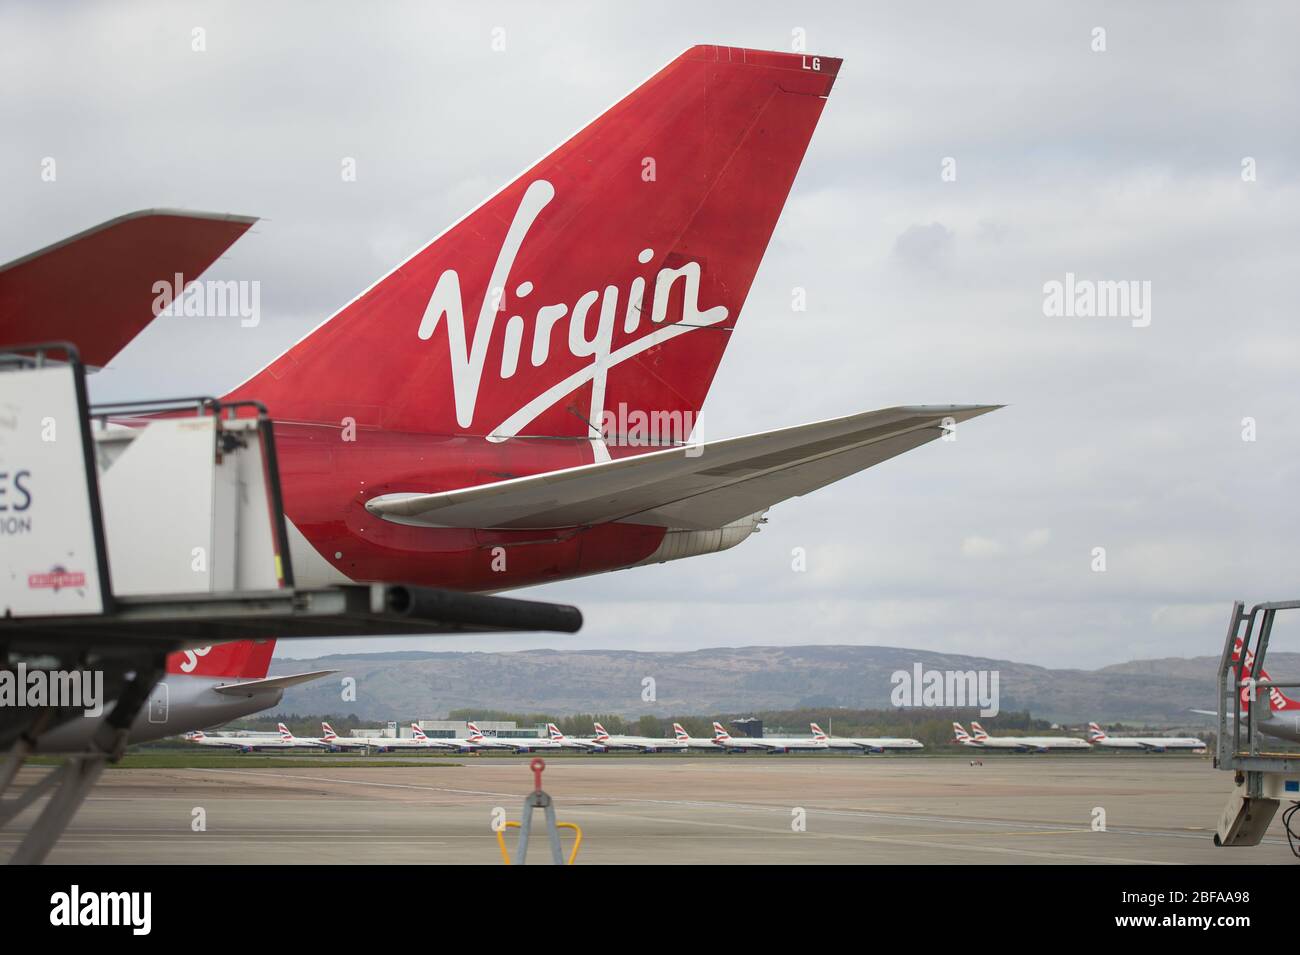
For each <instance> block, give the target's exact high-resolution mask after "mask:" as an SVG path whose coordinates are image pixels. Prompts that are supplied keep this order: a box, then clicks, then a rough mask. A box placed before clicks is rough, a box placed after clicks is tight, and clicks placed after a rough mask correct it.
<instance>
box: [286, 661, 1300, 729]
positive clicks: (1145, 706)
mask: <svg viewBox="0 0 1300 955" xmlns="http://www.w3.org/2000/svg"><path fill="white" fill-rule="evenodd" d="M917 662H919V663H921V664H922V666H923V667H925V668H926V669H927V670H996V671H998V673H999V674H1000V676H999V681H1000V686H999V689H1000V696H1001V700H1000V702H1001V708H1002V710H1004V711H1012V710H1028V711H1029V712H1031V713H1032V714H1033V715H1034V716H1037V717H1042V718H1046V719H1050V720H1054V721H1058V722H1072V723H1078V722H1082V721H1084V720H1099V721H1102V722H1107V721H1109V722H1119V721H1123V722H1128V723H1144V724H1150V725H1158V724H1169V725H1176V724H1182V723H1186V722H1188V713H1187V711H1188V710H1189V709H1192V708H1198V709H1213V708H1214V704H1215V697H1214V672H1215V668H1216V666H1217V665H1218V660H1217V658H1214V657H1193V658H1171V659H1164V660H1135V661H1132V662H1130V663H1123V664H1116V665H1113V666H1108V667H1103V668H1102V669H1100V670H1049V669H1047V668H1045V667H1036V666H1029V665H1027V664H1024V663H1013V662H1011V661H1008V660H993V659H988V658H984V657H969V656H960V655H957V654H947V653H932V652H928V651H923V650H907V649H902V648H898V647H859V646H806V647H805V646H800V647H739V648H724V649H714V650H695V651H691V652H685V653H637V652H632V651H625V650H573V651H561V650H522V651H517V652H511V653H425V652H412V651H402V652H396V653H370V654H350V655H331V656H327V657H319V658H317V659H314V660H288V661H286V660H277V661H275V662H274V663H273V664H272V667H271V674H272V675H273V676H275V675H282V674H287V673H296V672H303V671H306V670H316V669H327V668H333V669H338V670H340V671H341V672H340V673H339V674H338V676H337V677H330V678H327V679H324V680H318V681H316V682H313V683H308V684H304V685H302V686H297V687H293V688H291V689H289V690H288V691H287V692H286V693H285V696H284V701H283V703H282V705H281V706H280V711H281V712H283V713H339V712H348V713H356V714H357V715H358V716H360V717H363V718H364V719H367V720H376V721H378V720H387V719H399V718H408V717H420V718H436V717H438V716H442V715H445V714H446V713H448V712H449V711H451V710H454V709H463V708H481V709H483V710H489V709H492V710H509V711H513V712H541V713H550V714H555V715H557V716H558V715H565V714H571V713H591V712H600V713H616V714H620V715H623V716H626V717H629V718H631V717H638V716H641V715H647V714H649V715H656V716H671V715H686V714H698V715H703V714H711V713H737V712H744V711H746V710H785V709H799V708H810V707H811V708H815V707H832V706H846V707H858V708H884V707H889V706H890V705H891V702H890V692H891V690H892V689H893V684H891V682H890V676H891V674H893V673H894V672H895V671H897V670H907V671H911V670H912V667H913V665H914V664H915V663H917ZM1269 662H1270V667H1271V668H1272V669H1275V670H1277V671H1279V672H1287V671H1291V672H1295V671H1297V670H1300V654H1294V653H1292V654H1287V653H1275V654H1272V655H1270V658H1269ZM345 676H348V677H352V678H354V679H355V680H356V696H357V698H356V701H355V702H347V701H341V700H340V686H339V682H338V681H339V679H340V678H342V677H345ZM646 678H651V679H653V680H654V690H655V699H654V700H653V702H645V701H643V700H642V693H643V680H645V679H646Z"/></svg>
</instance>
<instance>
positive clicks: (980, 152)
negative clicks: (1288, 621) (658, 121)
mask: <svg viewBox="0 0 1300 955" xmlns="http://www.w3.org/2000/svg"><path fill="white" fill-rule="evenodd" d="M864 8H865V9H864ZM796 9H797V8H795V7H794V6H793V5H791V4H777V3H761V2H755V0H746V2H743V3H710V4H704V3H699V2H686V3H674V2H664V0H661V2H659V3H656V4H653V5H652V7H647V6H646V5H644V4H636V3H623V4H613V3H609V4H595V3H592V4H565V3H555V2H548V3H519V4H501V3H478V4H473V5H470V4H463V3H418V4H395V3H382V4H359V3H318V2H313V3H280V4H274V5H270V4H253V3H248V4H235V3H214V4H186V3H175V2H168V3H165V4H157V5H149V4H143V3H140V4H130V5H122V4H112V5H110V4H84V5H80V4H73V3H58V4H35V3H33V4H28V5H19V4H15V3H11V4H6V5H4V6H3V7H0V44H2V46H0V82H2V83H3V88H4V90H5V93H4V95H3V96H0V126H2V127H3V129H4V130H5V134H4V136H3V137H2V138H0V181H2V182H3V183H4V203H3V209H4V216H3V219H0V261H7V260H9V259H12V258H16V257H18V256H20V255H22V254H24V253H26V252H28V251H31V250H33V249H35V248H37V247H39V246H42V245H45V244H47V243H49V242H52V241H55V240H57V239H59V238H62V237H64V236H66V235H69V234H71V233H73V232H76V231H78V230H80V229H83V228H86V227H88V226H90V225H92V224H94V223H97V222H100V221H102V220H105V219H109V218H112V217H114V216H117V215H119V214H121V213H124V212H127V211H131V210H135V209H141V208H147V207H159V206H164V207H182V208H189V209H197V210H208V211H216V212H232V213H245V214H252V215H257V216H261V217H262V218H263V221H262V222H260V223H259V224H258V225H257V226H256V227H255V229H254V231H253V232H251V233H249V234H248V235H246V236H245V237H244V238H243V239H241V240H240V241H239V242H238V243H237V244H236V245H235V246H234V247H233V248H232V249H231V251H230V252H229V253H228V254H227V256H226V257H225V258H224V259H223V260H222V261H220V262H219V263H217V265H216V266H214V267H213V268H212V269H211V270H210V271H209V272H208V273H207V277H209V278H238V279H257V280H259V281H260V282H261V285H262V311H263V320H262V322H261V324H260V325H259V326H258V327H256V328H251V329H250V328H241V327H240V324H239V319H238V318H231V319H202V320H196V319H183V318H179V319H160V320H159V321H157V322H155V323H154V325H153V326H152V327H151V328H150V329H148V330H147V331H146V332H145V333H144V334H143V335H141V336H140V338H138V339H137V340H136V341H135V342H134V343H133V344H132V345H131V346H130V347H128V349H127V350H126V351H125V352H124V353H123V354H122V355H121V356H119V357H118V359H117V360H116V361H115V362H114V363H113V364H112V366H111V367H110V368H108V369H106V370H105V371H103V372H101V373H99V374H98V375H96V376H95V378H94V380H93V382H92V393H93V396H94V397H96V398H99V399H110V398H138V397H156V396H163V395H169V394H195V393H217V394H219V393H222V392H223V391H224V390H225V389H228V388H229V387H231V386H233V385H235V384H237V383H239V382H240V381H242V380H243V378H244V377H246V376H247V375H248V374H249V373H251V372H252V371H254V370H256V369H257V368H259V367H261V366H262V365H263V364H264V363H265V362H266V361H267V360H269V359H270V358H272V357H274V356H275V355H276V354H278V353H279V352H280V351H281V350H282V349H283V348H284V347H286V346H287V345H288V344H290V343H292V342H293V341H294V340H296V339H297V338H298V337H299V336H300V335H301V334H303V333H304V332H305V331H307V330H308V329H310V328H311V327H312V326H314V325H315V324H317V323H318V322H319V321H320V320H321V319H322V318H324V317H326V316H328V315H329V314H330V313H332V312H333V311H334V310H336V309H337V308H338V307H339V306H341V305H342V304H344V303H345V302H347V301H348V300H349V299H351V298H352V297H353V296H354V295H355V294H356V293H357V292H359V291H360V290H361V289H362V288H364V287H366V286H367V285H369V284H370V283H371V282H372V281H373V280H374V279H375V278H377V277H378V276H380V275H381V274H383V273H384V272H386V271H388V270H389V269H390V268H392V267H393V266H394V265H395V264H397V263H398V262H399V261H401V260H402V259H404V258H405V257H407V256H408V255H409V254H410V253H412V252H414V251H415V250H416V249H417V248H418V247H419V246H420V245H421V244H422V243H423V242H424V241H426V240H427V239H428V238H429V237H431V236H433V235H435V234H436V233H438V232H439V231H441V230H442V229H443V228H444V227H445V226H447V225H449V224H450V223H451V222H452V221H454V220H455V219H456V218H458V217H459V216H461V215H462V214H464V213H465V212H466V211H468V210H469V209H470V208H472V207H473V206H474V205H476V204H477V203H478V202H479V201H480V200H482V199H483V198H484V197H485V196H487V195H489V194H491V193H492V192H495V191H496V189H497V188H498V187H500V186H501V185H502V184H503V183H505V182H507V181H509V180H510V179H512V178H513V177H514V176H515V175H517V174H518V172H519V171H520V170H521V169H523V168H524V167H526V166H527V165H529V164H530V163H531V162H532V161H533V160H535V159H536V158H537V157H539V156H541V155H543V154H545V153H546V152H547V151H549V149H550V148H551V147H553V146H554V145H556V144H557V143H559V142H560V141H562V140H563V139H564V138H565V137H567V136H568V135H570V134H571V133H572V132H573V131H574V130H576V129H578V128H579V127H581V126H582V125H583V124H585V123H586V122H587V121H588V120H589V119H591V118H592V117H594V116H595V115H597V114H598V113H599V112H600V111H602V110H603V109H604V108H606V107H607V106H609V105H610V104H611V103H613V102H614V101H615V100H617V99H618V98H619V97H620V96H621V95H622V94H623V93H625V92H627V91H628V90H629V89H631V88H632V87H634V86H635V85H636V84H638V83H639V82H640V81H641V80H642V79H644V78H645V77H647V76H648V75H650V74H651V73H652V72H654V71H655V70H657V69H658V68H659V67H660V66H662V65H663V64H664V63H666V62H667V61H669V60H670V59H672V58H673V57H674V56H675V55H676V54H677V53H679V52H681V50H683V49H685V48H686V47H688V46H691V45H693V44H695V43H701V42H708V43H722V44H729V45H735V46H750V47H760V48H768V49H784V50H788V49H791V45H792V42H793V40H794V38H795V33H794V31H796V30H802V31H804V35H806V41H807V49H808V52H811V53H822V54H828V55H833V56H840V57H843V58H844V61H845V62H844V66H843V68H842V70H841V72H840V75H839V79H838V81H837V83H836V85H835V90H834V93H833V94H832V95H831V97H830V100H829V102H828V105H827V108H826V110H825V112H824V114H823V116H822V120H821V123H820V125H819V127H818V129H817V131H816V133H815V134H814V136H813V140H812V145H811V147H810V148H809V151H808V154H807V157H806V159H805V161H804V164H803V168H802V170H801V172H800V174H799V177H798V179H797V180H796V182H795V186H794V190H793V192H792V194H791V197H790V201H789V203H788V204H787V206H786V209H785V212H784V214H783V216H782V218H781V222H780V224H779V225H778V226H777V230H776V234H775V236H774V238H773V241H772V244H771V247H770V248H769V250H768V253H767V256H766V258H765V259H764V261H763V264H762V267H761V268H760V270H759V273H758V277H757V280H756V282H755V284H754V287H753V290H752V292H751V293H750V296H749V300H748V302H747V304H746V306H745V309H744V312H743V315H742V319H741V322H740V330H739V331H738V332H737V333H736V335H735V336H733V341H732V344H731V347H730V348H729V350H728V352H727V354H726V357H725V358H724V360H723V363H722V367H721V370H720V372H719V374H718V377H717V379H716V381H715V384H714V387H713V390H712V392H711V393H710V397H709V401H708V403H707V404H706V406H705V410H704V415H703V417H702V419H701V423H700V429H701V432H702V434H704V435H705V436H707V437H713V438H716V437H725V436H728V435H733V434H742V433H748V432H753V431H760V430H767V429H770V428H775V427H780V426H785V425H792V424H799V423H802V422H806V421H812V420H817V419H821V418H828V417H834V416H838V415H843V414H848V413H852V412H856V411H864V410H870V409H874V408H881V407H887V406H891V405H897V404H940V403H1006V404H1007V405H1008V407H1007V408H1006V409H1004V410H1002V411H999V412H997V413H995V414H991V415H987V416H985V417H983V418H980V419H978V420H976V421H974V422H971V423H969V424H967V425H964V426H962V429H961V431H960V432H959V434H958V440H957V441H956V442H953V443H951V444H945V443H937V442H936V443H933V444H931V445H929V446H927V447H925V448H922V449H920V450H918V451H914V452H910V453H908V454H906V455H904V456H903V457H901V458H897V459H895V460H893V461H890V462H887V463H886V464H884V465H882V466H880V467H878V468H876V469H873V470H870V471H868V472H865V473H863V474H860V475H858V476H856V477H853V478H851V479H849V480H846V481H843V482H841V483H839V484H836V485H834V486H832V487H830V488H827V489H824V490H822V491H820V492H817V493H816V494H814V495H811V496H809V497H806V498H803V499H799V500H795V501H791V502H787V503H785V504H782V505H779V506H777V507H776V508H774V509H773V510H772V511H771V512H770V513H769V515H768V516H769V518H770V523H769V524H767V525H766V526H765V527H764V528H763V529H762V531H761V533H760V534H759V535H757V536H756V537H753V538H751V539H750V540H748V541H747V542H745V543H744V544H742V545H741V546H740V547H739V548H737V549H735V550H732V551H729V552H727V553H724V554H719V555H713V556H709V557H702V558H694V559H691V560H688V561H681V562H677V563H673V564H666V565H662V566H659V567H654V568H644V569H637V570H633V571H627V572H622V573H618V574H611V575H605V576H601V577H594V578H589V579H585V580H580V581H575V582H570V583H566V584H560V585H553V586H548V587H544V588H536V589H534V590H531V591H526V592H521V593H522V594H523V595H530V596H536V597H539V598H546V599H554V600H564V601H571V602H574V603H577V604H579V605H580V606H581V607H582V609H583V610H584V612H585V614H586V617H587V625H586V627H585V628H584V630H583V631H582V633H581V634H579V635H577V636H574V637H563V638H560V637H553V636H544V637H536V636H528V637H517V638H492V639H476V640H472V641H470V640H450V639H445V638H444V639H432V638H431V639H427V640H418V641H412V640H391V641H384V642H382V643H381V644H380V646H382V647H384V648H399V647H401V648H430V649H462V648H466V647H470V646H478V647H483V648H505V647H528V646H555V647H615V648H625V649H644V650H648V649H693V648H699V647H708V646H718V645H747V644H756V643H768V644H786V643H864V644H887V645H895V646H914V647H922V648H927V649H935V650H950V651H957V652H964V653H972V654H979V655H989V656H995V657H1009V658H1014V659H1018V660H1023V661H1028V662H1032V663H1039V664H1044V665H1049V666H1088V667H1092V666H1101V665H1104V664H1107V663H1113V662H1118V661H1122V660H1127V659H1131V658H1134V657H1151V656H1188V655H1198V654H1205V653H1215V652H1217V651H1218V649H1219V647H1220V646H1221V641H1222V637H1223V632H1224V629H1225V626H1226V623H1227V616H1228V612H1229V607H1230V603H1231V601H1232V600H1233V599H1234V598H1237V597H1241V598H1245V599H1247V600H1249V601H1255V600H1261V599H1277V598H1283V597H1296V596H1300V594H1298V593H1297V591H1300V573H1297V572H1298V571H1300V533H1298V532H1300V520H1298V519H1297V512H1298V511H1300V508H1297V493H1296V492H1297V488H1298V485H1297V481H1298V479H1300V473H1298V472H1300V387H1297V380H1296V379H1297V368H1298V367H1300V329H1297V321H1296V301H1297V296H1296V277H1297V276H1300V176H1298V168H1300V132H1298V130H1300V127H1298V125H1297V123H1296V117H1297V115H1300V57H1297V56H1296V55H1295V42H1296V37H1297V36H1300V10H1297V8H1296V7H1295V6H1294V5H1293V4H1289V3H1276V4H1251V5H1249V7H1245V6H1244V5H1232V6H1227V5H1220V4H1197V3H1168V4H1159V3H1144V4H1141V5H1137V6H1136V7H1135V6H1134V5H1132V4H1127V3H1114V4H1097V3H1090V4H1079V3H1070V4H1064V3H1062V4H1054V3H1042V2H1033V3H1025V4H1021V5H1015V4H998V5H996V6H994V5H988V6H984V5H974V4H970V3H965V2H962V3H953V4H950V5H936V4H925V5H920V4H911V3H897V4H886V5H876V4H872V5H867V4H862V3H843V4H836V3H818V4H816V5H815V8H813V9H809V10H806V11H798V12H796ZM498 27H499V28H502V29H503V30H504V38H505V49H504V50H503V51H494V50H493V49H492V40H493V31H494V29H495V28H498ZM1098 27H1101V28H1104V30H1105V47H1106V49H1105V51H1104V52H1096V51H1094V50H1093V47H1094V46H1095V45H1097V39H1096V37H1097V34H1095V33H1094V30H1095V28H1098ZM195 28H201V29H203V30H204V31H205V40H206V50H205V51H203V52H195V51H194V50H193V49H192V45H193V35H194V34H193V31H194V29H195ZM497 35H498V36H500V34H497ZM344 156H351V157H355V158H356V160H357V170H358V178H357V181H356V182H351V183H346V182H343V181H342V180H341V177H340V175H339V169H340V162H341V159H342V157H344ZM45 157H53V158H54V159H55V160H56V163H57V180H56V181H55V182H43V181H42V180H41V176H40V172H41V162H42V160H43V159H44V158H45ZM945 157H951V158H952V159H954V160H955V168H956V179H955V181H944V180H943V178H942V177H941V171H942V167H943V162H944V159H945ZM1247 157H1250V158H1251V159H1253V160H1254V168H1255V171H1256V178H1255V181H1244V180H1243V172H1242V171H1243V160H1245V159H1246V158H1247ZM1067 272H1072V273H1074V274H1075V275H1077V276H1078V277H1079V278H1086V279H1093V280H1110V281H1126V280H1132V281H1138V282H1150V283H1151V313H1150V324H1149V326H1148V327H1144V328H1142V327H1134V325H1133V322H1132V321H1130V319H1128V318H1123V317H1119V318H1081V317H1054V316H1053V317H1049V316H1046V315H1045V314H1044V292H1043V287H1044V283H1047V282H1051V281H1053V280H1057V281H1062V280H1064V277H1065V274H1066V273H1067ZM796 286H798V287H802V288H804V289H806V290H807V301H808V310H807V312H806V313H798V314H796V313H794V312H792V310H791V290H792V288H794V287H796ZM1248 417H1249V418H1253V419H1254V420H1255V427H1256V429H1257V430H1256V440H1254V441H1243V440H1242V431H1243V419H1244V418H1248ZM796 547H802V548H805V549H806V552H807V562H808V569H807V571H806V572H804V573H798V572H795V571H794V570H792V568H791V560H792V557H791V554H792V549H793V548H796ZM1097 547H1104V548H1105V549H1106V570H1105V571H1104V572H1095V571H1094V570H1093V569H1092V564H1093V561H1094V558H1093V550H1094V548H1097ZM1286 637H1287V635H1286V634H1283V635H1282V638H1281V639H1286ZM357 645H358V642H357V641H350V642H340V641H314V642H311V643H303V644H298V645H295V646H293V647H287V646H284V645H281V648H280V655H287V656H303V655H311V654H314V653H317V652H320V651H328V650H335V649H343V648H354V647H356V646H357ZM1278 645H1279V644H1277V643H1275V646H1278ZM1283 648H1284V649H1300V628H1297V637H1296V639H1295V640H1293V641H1291V642H1290V643H1289V644H1288V645H1286V646H1284V647H1283Z"/></svg>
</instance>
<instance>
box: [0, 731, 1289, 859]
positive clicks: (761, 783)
mask: <svg viewBox="0 0 1300 955" xmlns="http://www.w3.org/2000/svg"><path fill="white" fill-rule="evenodd" d="M244 761H246V763H247V766H246V767H245V766H244ZM264 762H265V760H264V759H263V758H262V757H259V756H256V755H250V756H247V757H242V758H241V761H240V762H239V763H238V764H237V766H236V768H229V769H200V768H181V769H109V770H107V771H106V772H105V773H104V776H103V778H102V780H101V782H100V784H99V785H98V786H97V787H96V789H95V790H94V792H93V793H92V795H91V797H90V798H89V799H88V800H87V802H86V803H85V805H84V806H83V807H82V809H81V811H80V812H79V813H78V814H77V816H76V818H75V819H74V820H73V823H72V825H71V826H70V827H69V829H68V831H67V833H65V835H64V838H63V839H62V841H61V842H60V844H59V845H58V846H57V847H56V848H55V849H54V851H53V852H52V853H51V856H50V858H49V862H51V863H71V864H98V863H180V864H202V865H212V864H218V865H219V864H224V863H308V864H321V863H323V864H335V863H337V864H357V863H420V864H499V863H500V862H501V855H500V850H499V848H498V845H497V838H496V834H495V832H494V830H493V828H492V827H493V824H494V820H495V821H498V822H499V820H501V819H502V818H508V819H511V820H518V819H519V818H520V812H521V806H522V803H523V799H524V797H525V796H526V795H527V794H528V793H529V792H530V791H531V789H532V781H533V777H532V773H531V772H530V770H529V768H528V764H529V757H526V756H525V757H521V758H501V757H494V758H475V757H452V758H446V757H440V758H438V759H436V760H431V762H430V765H427V766H415V767H398V766H379V765H364V766H363V765H356V766H352V765H347V764H346V763H343V764H341V765H340V764H335V765H325V764H322V766H320V767H313V766H308V767H304V768H272V767H270V766H265V765H259V764H260V763H264ZM46 771H47V770H46V769H45V768H42V767H33V768H26V769H24V770H23V771H22V773H21V774H20V778H19V781H20V783H25V784H30V783H31V782H33V781H35V780H36V779H37V778H38V777H39V774H41V773H43V772H46ZM543 787H544V788H545V790H546V791H547V792H548V793H549V794H550V795H551V797H552V798H553V799H554V802H555V805H556V808H557V811H558V818H559V819H560V820H561V821H568V822H573V823H576V824H577V825H578V826H580V827H581V829H582V835H583V839H582V845H581V849H580V851H579V854H578V858H577V861H578V863H579V864H583V863H586V864H595V863H605V864H673V865H683V864H693V863H713V864H716V863H738V864H744V863H798V864H803V863H880V864H908V863H928V864H933V863H945V864H1016V863H1021V864H1056V863H1066V864H1079V863H1095V864H1118V863H1142V864H1155V865H1160V864H1182V863H1210V864H1265V863H1269V864H1294V863H1295V861H1296V860H1295V858H1294V857H1293V856H1292V854H1291V852H1290V850H1289V849H1288V847H1287V843H1286V837H1285V832H1284V830H1283V829H1282V826H1281V823H1280V817H1281V813H1280V812H1279V813H1278V818H1277V819H1275V820H1274V823H1273V828H1272V829H1271V830H1270V833H1269V836H1268V838H1266V840H1265V842H1264V843H1263V844H1262V845H1260V846H1258V847H1253V848H1235V849H1222V848H1216V847H1215V846H1214V845H1213V843H1212V841H1211V840H1212V836H1213V831H1214V826H1215V824H1216V822H1217V820H1218V816H1219V812H1220V810H1221V809H1222V807H1223V805H1224V802H1225V800H1226V798H1227V795H1228V792H1229V790H1230V788H1231V776H1230V775H1229V774H1228V773H1224V772H1218V771H1215V770H1214V769H1213V768H1212V766H1211V763H1210V761H1209V760H1208V758H1206V757H1190V756H1181V755H1171V754H1163V755H1156V754H1147V755H1138V756H1126V755H1111V754H1099V755H1083V756H1079V755H1075V756H1071V755H1060V756H1055V755H1043V754H1038V755H1021V756H984V757H983V764H982V765H972V761H971V759H969V758H967V757H965V756H953V757H916V756H899V757H881V756H852V757H843V756H840V757H829V758H827V757H821V756H815V755H814V756H809V755H802V754H786V755H761V754H747V755H737V756H727V757H711V756H706V757H692V756H684V755H683V756H678V755H673V754H664V755H661V756H657V757H650V758H645V757H625V756H617V755H613V754H609V755H604V756H584V757H580V758H564V759H553V760H551V761H550V762H549V763H548V764H547V767H546V770H545V773H544V776H543ZM33 816H34V811H33V810H32V809H28V810H27V812H26V813H24V814H23V815H22V816H21V817H19V819H18V820H17V821H16V822H15V823H13V824H11V826H9V827H6V828H5V829H3V830H0V853H3V855H0V858H7V857H8V854H9V853H11V852H12V850H13V848H14V847H15V846H16V845H17V841H18V839H19V837H20V835H21V833H22V831H23V830H25V828H26V827H27V826H28V825H30V824H31V821H32V818H33ZM200 823H202V827H201V828H200ZM541 823H542V815H541V813H540V812H539V813H537V815H536V816H535V825H536V826H537V828H536V829H535V830H534V831H535V833H536V836H535V839H534V842H533V844H532V847H531V849H530V852H529V861H530V862H544V861H549V860H548V853H547V851H546V848H547V846H546V840H545V836H544V834H543V830H542V828H541ZM515 839H516V833H515V831H514V830H508V832H507V840H506V841H507V845H508V846H509V847H510V848H512V849H513V847H514V844H515ZM571 840H572V836H571V834H570V833H567V832H566V833H565V834H564V841H565V846H566V851H567V846H568V845H569V844H570V842H571Z"/></svg>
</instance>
